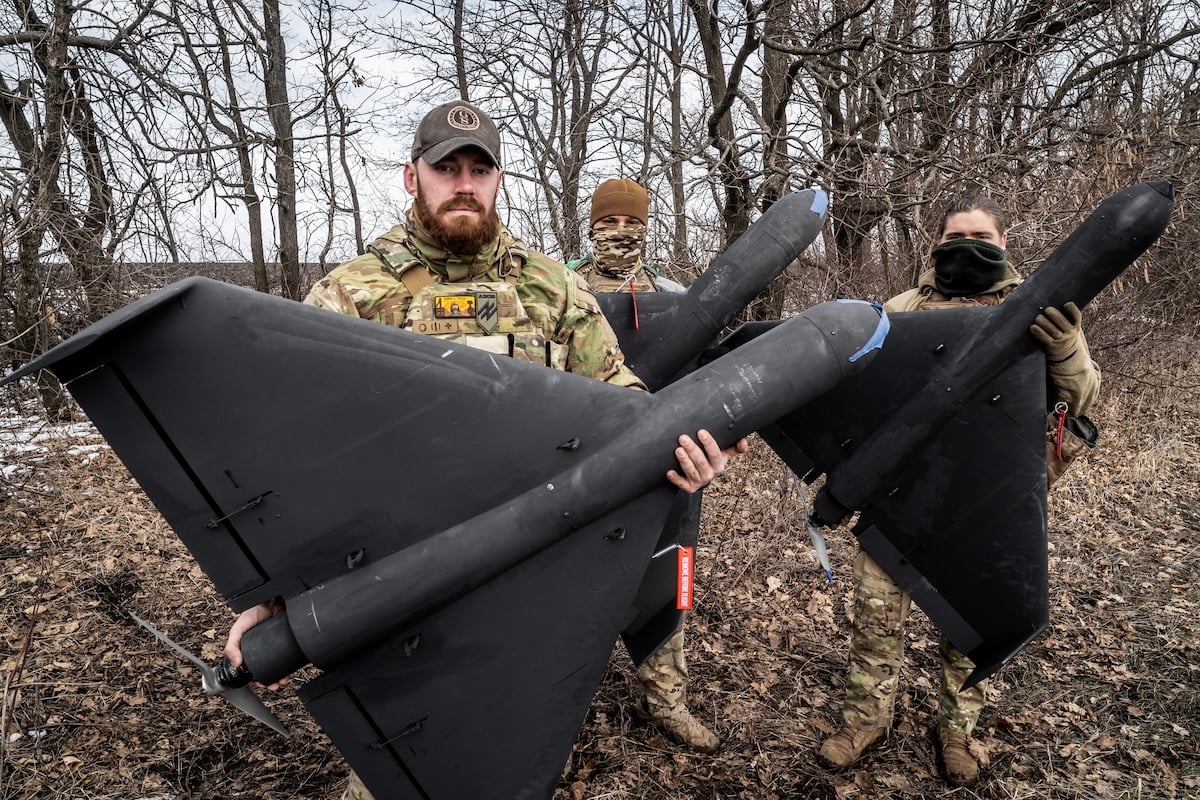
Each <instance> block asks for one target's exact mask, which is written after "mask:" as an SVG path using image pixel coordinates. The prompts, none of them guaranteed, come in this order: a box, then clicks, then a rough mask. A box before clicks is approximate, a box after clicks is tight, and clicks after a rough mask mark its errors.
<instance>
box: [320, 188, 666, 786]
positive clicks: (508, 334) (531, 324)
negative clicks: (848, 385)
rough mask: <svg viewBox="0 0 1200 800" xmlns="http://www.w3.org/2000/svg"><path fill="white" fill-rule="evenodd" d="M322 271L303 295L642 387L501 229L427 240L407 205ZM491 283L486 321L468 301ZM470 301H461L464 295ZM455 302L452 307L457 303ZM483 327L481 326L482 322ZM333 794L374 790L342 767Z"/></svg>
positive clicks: (597, 329) (600, 330) (576, 304)
mask: <svg viewBox="0 0 1200 800" xmlns="http://www.w3.org/2000/svg"><path fill="white" fill-rule="evenodd" d="M367 250H368V252H367V253H365V254H363V255H361V256H358V257H357V258H354V259H351V260H350V261H347V262H346V263H344V264H342V265H341V266H339V267H338V268H337V269H335V270H333V271H331V272H330V273H329V274H328V275H326V276H325V277H324V278H322V279H321V280H320V281H318V282H317V283H316V285H314V286H313V288H312V290H311V291H310V292H309V293H308V296H307V297H305V299H304V302H305V303H308V304H310V305H315V306H320V307H322V308H326V309H329V310H330V311H336V312H338V313H341V314H347V315H349V316H353V317H360V318H362V319H370V320H374V321H376V322H380V323H383V324H384V325H393V326H396V327H399V328H404V329H406V330H411V331H414V332H419V333H424V334H426V335H429V336H436V337H438V338H442V339H447V340H450V341H456V342H460V343H463V344H468V345H471V346H474V347H481V348H482V349H485V350H488V351H491V352H502V353H504V354H505V355H511V356H512V357H514V358H520V359H522V360H525V361H532V362H534V363H538V364H544V365H546V366H551V367H554V368H557V369H564V370H566V371H568V372H573V373H576V374H578V375H586V376H587V377H590V378H596V379H597V380H602V381H606V382H608V383H612V384H616V385H618V386H629V387H632V388H636V389H643V390H644V389H645V388H646V387H645V385H644V384H643V383H642V382H641V380H639V379H638V377H637V376H636V375H634V374H633V372H632V371H630V370H629V368H628V367H626V366H625V362H624V357H623V356H622V354H621V350H620V347H619V346H618V344H617V337H616V334H614V333H613V331H612V328H610V327H609V325H608V321H607V320H606V319H605V318H604V315H603V313H601V311H600V306H599V305H597V303H596V298H595V296H593V295H592V293H591V291H590V290H589V289H588V287H587V284H586V283H585V282H584V281H583V280H582V279H581V278H579V277H578V276H577V275H575V274H573V273H571V272H569V271H568V270H567V269H566V268H565V267H564V266H563V265H562V264H560V263H559V262H557V261H554V260H553V259H551V258H549V257H547V256H545V255H542V254H541V253H537V252H533V251H530V250H529V249H527V248H526V247H525V245H524V244H523V243H522V242H521V241H519V240H518V239H516V238H515V237H514V236H513V235H512V234H511V233H509V232H508V231H507V230H506V229H503V228H501V231H500V236H499V238H498V240H497V241H496V242H495V243H493V244H492V245H491V246H489V247H485V248H484V249H483V250H482V251H480V253H479V254H478V255H477V256H476V257H475V258H472V259H469V260H464V259H460V258H455V257H452V256H451V255H450V254H449V253H447V252H446V251H445V250H443V249H442V248H440V247H438V246H437V245H435V244H433V243H432V242H431V241H430V240H429V238H428V236H427V235H425V234H424V231H423V229H422V227H421V225H420V223H419V222H418V221H417V219H416V216H415V214H414V213H413V211H411V210H410V211H409V213H408V217H407V219H406V221H405V223H404V224H401V225H396V226H394V227H393V228H392V229H391V230H389V231H388V232H387V233H385V234H384V235H383V236H381V237H379V238H378V239H376V240H375V241H374V242H372V243H371V245H370V246H369V247H368V248H367ZM492 293H494V294H495V295H496V298H495V301H496V305H497V307H498V308H497V311H498V313H497V314H496V319H495V320H494V325H493V324H489V322H487V321H485V320H483V319H482V317H483V313H482V312H483V308H482V306H481V305H480V306H477V305H476V304H477V302H478V301H479V300H480V299H481V298H482V297H485V296H489V295H491V294H492ZM468 301H469V302H468ZM456 306H457V307H456ZM489 328H490V330H489ZM342 800H373V798H372V796H371V793H370V792H369V791H368V790H367V787H366V786H364V785H363V783H362V781H361V780H360V779H359V777H358V775H357V774H356V773H354V772H353V771H351V773H350V782H349V784H348V785H347V787H346V790H345V792H344V793H343V794H342Z"/></svg>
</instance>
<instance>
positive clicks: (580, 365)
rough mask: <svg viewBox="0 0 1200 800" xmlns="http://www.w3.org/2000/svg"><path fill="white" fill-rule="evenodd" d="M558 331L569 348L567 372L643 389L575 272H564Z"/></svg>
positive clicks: (592, 297)
mask: <svg viewBox="0 0 1200 800" xmlns="http://www.w3.org/2000/svg"><path fill="white" fill-rule="evenodd" d="M559 332H560V341H565V343H566V344H567V346H568V348H569V350H568V352H567V372H573V373H575V374H576V375H586V376H587V377H589V378H595V379H597V380H601V381H606V382H608V383H612V384H615V385H617V386H629V387H632V388H635V389H643V390H644V389H646V384H644V383H642V381H641V379H640V378H638V376H637V375H634V374H633V372H632V371H631V370H630V369H629V367H627V366H625V355H624V354H623V353H622V352H621V346H620V345H619V344H618V343H617V335H616V334H615V333H613V329H612V327H611V326H610V325H609V324H608V320H607V319H605V318H604V313H603V312H602V311H601V310H600V304H599V303H597V302H596V298H595V296H594V295H593V294H592V292H591V290H590V289H588V286H587V283H586V282H585V281H584V280H583V278H581V277H580V276H579V275H577V274H575V273H574V272H568V273H567V298H566V309H565V312H564V313H563V318H562V321H561V323H560V324H559ZM562 334H565V335H562Z"/></svg>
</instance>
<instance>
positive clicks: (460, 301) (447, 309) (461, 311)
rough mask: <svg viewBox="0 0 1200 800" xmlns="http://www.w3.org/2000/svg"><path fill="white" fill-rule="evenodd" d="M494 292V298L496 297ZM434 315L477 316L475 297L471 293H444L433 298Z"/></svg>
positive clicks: (453, 317) (451, 317)
mask: <svg viewBox="0 0 1200 800" xmlns="http://www.w3.org/2000/svg"><path fill="white" fill-rule="evenodd" d="M495 297H496V295H495V294H493V295H492V298H493V300H494V299H495ZM433 315H434V316H435V317H437V318H438V319H461V318H463V317H467V318H470V317H474V316H475V297H474V295H469V294H444V295H440V296H438V297H435V298H433Z"/></svg>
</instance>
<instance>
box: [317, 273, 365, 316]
mask: <svg viewBox="0 0 1200 800" xmlns="http://www.w3.org/2000/svg"><path fill="white" fill-rule="evenodd" d="M304 302H305V304H306V305H310V306H317V307H318V308H324V309H327V310H329V311H336V312H337V313H339V314H345V315H347V316H350V317H357V316H358V315H359V314H358V306H357V305H355V303H354V298H353V297H351V295H350V292H348V291H347V290H346V287H345V285H343V284H342V282H341V281H339V280H337V279H336V278H335V277H333V275H332V274H330V275H326V276H325V277H324V278H322V279H321V280H319V281H317V282H316V283H315V284H313V287H312V289H310V290H309V292H308V295H307V296H306V297H305V298H304Z"/></svg>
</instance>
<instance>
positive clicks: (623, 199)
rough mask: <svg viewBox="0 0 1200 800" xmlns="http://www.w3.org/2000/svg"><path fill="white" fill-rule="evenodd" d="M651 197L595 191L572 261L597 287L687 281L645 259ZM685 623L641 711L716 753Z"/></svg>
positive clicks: (644, 671) (668, 287)
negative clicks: (696, 689) (692, 705)
mask: <svg viewBox="0 0 1200 800" xmlns="http://www.w3.org/2000/svg"><path fill="white" fill-rule="evenodd" d="M649 209H650V197H649V195H648V194H647V193H646V190H645V188H643V187H642V186H641V185H640V184H638V183H636V182H634V181H631V180H628V179H616V178H614V179H610V180H606V181H604V182H603V183H601V184H600V185H599V186H598V187H596V191H595V192H593V193H592V209H591V227H590V228H589V230H588V237H589V238H590V239H591V241H592V254H591V255H590V256H588V257H586V258H581V259H576V260H575V261H571V262H570V263H568V265H567V266H568V267H569V268H570V269H573V270H575V271H576V272H578V273H579V274H580V275H582V276H584V278H586V279H587V282H588V285H589V286H591V288H592V291H594V292H632V293H635V294H636V293H637V292H658V291H670V292H682V291H684V288H683V286H681V285H679V284H678V283H675V282H674V281H671V280H668V279H667V278H663V277H661V276H659V275H658V273H657V272H655V271H654V270H652V269H651V268H650V267H648V266H647V265H646V263H645V260H644V258H643V252H644V250H645V246H646V223H647V221H648V219H649ZM683 646H684V635H683V625H682V622H681V623H680V627H679V630H678V631H676V633H675V635H674V636H672V637H671V638H670V639H668V640H667V641H666V642H665V643H664V644H663V645H662V646H661V647H660V648H659V649H658V650H656V651H655V652H654V653H653V654H651V655H650V656H649V657H648V658H647V659H646V660H645V661H644V662H643V663H642V665H641V666H640V667H638V671H637V675H638V682H639V683H640V684H641V686H642V690H643V692H644V694H645V696H644V697H643V698H642V700H641V702H640V704H639V706H638V708H637V712H638V715H639V716H641V717H642V718H643V719H646V720H648V721H650V722H652V723H654V724H656V725H658V726H659V727H660V728H662V729H663V730H665V731H667V732H668V733H670V734H671V735H673V736H675V737H676V738H677V739H679V740H680V741H682V742H683V743H684V744H686V745H688V746H689V747H692V748H695V749H696V750H700V751H701V752H706V753H711V752H713V751H715V750H716V749H717V747H719V746H720V744H721V740H720V738H718V737H717V735H716V734H715V733H713V732H712V731H711V730H709V729H708V728H707V727H706V726H705V725H704V724H703V723H702V722H700V720H698V719H696V718H695V717H694V716H692V713H691V712H690V711H689V710H688V707H687V699H686V692H687V661H686V659H685V658H684V651H683Z"/></svg>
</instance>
